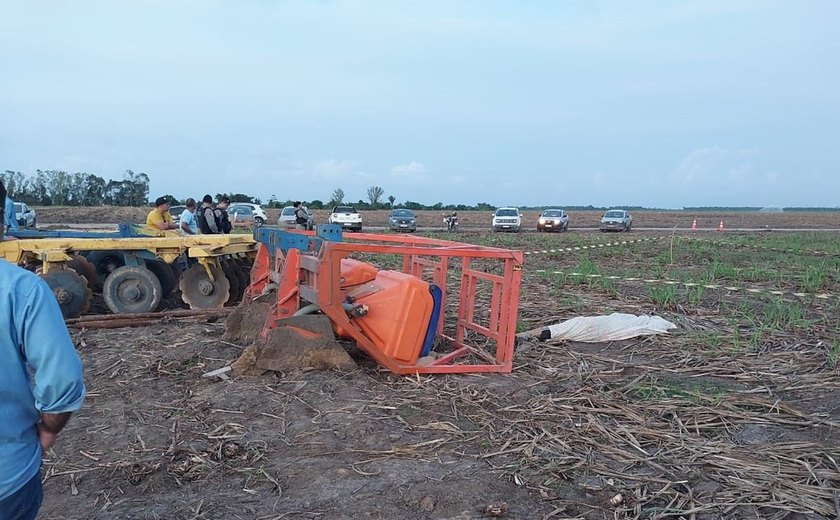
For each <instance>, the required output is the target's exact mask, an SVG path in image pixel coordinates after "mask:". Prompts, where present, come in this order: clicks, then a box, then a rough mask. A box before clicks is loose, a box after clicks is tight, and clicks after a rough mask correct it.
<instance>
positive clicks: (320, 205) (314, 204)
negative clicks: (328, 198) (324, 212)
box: [309, 199, 324, 209]
mask: <svg viewBox="0 0 840 520" xmlns="http://www.w3.org/2000/svg"><path fill="white" fill-rule="evenodd" d="M309 209H324V201H323V200H318V199H315V200H313V201H311V202H310V203H309Z"/></svg>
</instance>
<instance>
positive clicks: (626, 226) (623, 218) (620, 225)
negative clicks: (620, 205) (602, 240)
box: [598, 209, 633, 231]
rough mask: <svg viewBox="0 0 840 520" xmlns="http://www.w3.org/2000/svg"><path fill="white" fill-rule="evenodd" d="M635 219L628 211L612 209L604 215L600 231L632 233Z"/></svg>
mask: <svg viewBox="0 0 840 520" xmlns="http://www.w3.org/2000/svg"><path fill="white" fill-rule="evenodd" d="M632 225H633V217H632V216H631V215H630V213H628V212H627V211H626V210H623V209H611V210H608V211H607V212H606V213H604V216H603V217H601V222H600V223H599V224H598V229H600V230H601V231H630V227H631V226H632Z"/></svg>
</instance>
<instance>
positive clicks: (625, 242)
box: [523, 237, 667, 256]
mask: <svg viewBox="0 0 840 520" xmlns="http://www.w3.org/2000/svg"><path fill="white" fill-rule="evenodd" d="M663 238H667V237H647V238H636V239H633V240H622V241H615V242H606V243H604V242H601V243H598V244H591V245H587V246H569V247H558V248H555V249H542V250H538V251H523V253H525V255H528V256H530V255H545V254H550V253H570V252H572V251H587V250H590V249H603V248H605V247H617V246H626V245H630V244H639V243H642V242H655V241H657V240H662V239H663Z"/></svg>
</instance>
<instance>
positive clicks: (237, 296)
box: [220, 258, 245, 305]
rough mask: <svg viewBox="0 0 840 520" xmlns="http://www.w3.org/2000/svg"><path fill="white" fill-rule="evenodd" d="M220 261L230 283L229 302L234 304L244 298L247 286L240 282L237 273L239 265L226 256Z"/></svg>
mask: <svg viewBox="0 0 840 520" xmlns="http://www.w3.org/2000/svg"><path fill="white" fill-rule="evenodd" d="M220 263H221V265H222V271H223V272H224V273H225V277H226V278H227V279H228V282H229V283H230V298H228V301H227V303H228V304H230V305H233V304H235V303H236V302H238V301H239V300H241V299H242V292H243V291H244V290H245V288H244V287H242V286H241V284H240V283H239V277H238V276H237V275H236V272H237V271H238V270H239V267H238V266H237V265H236V264H234V263H233V261H229V260H227V259H224V258H223V259H222V260H221V262H220Z"/></svg>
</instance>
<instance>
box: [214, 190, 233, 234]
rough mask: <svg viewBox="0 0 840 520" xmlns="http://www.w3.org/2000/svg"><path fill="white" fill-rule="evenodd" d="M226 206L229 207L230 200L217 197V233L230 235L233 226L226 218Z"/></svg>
mask: <svg viewBox="0 0 840 520" xmlns="http://www.w3.org/2000/svg"><path fill="white" fill-rule="evenodd" d="M228 206H230V199H229V198H227V197H224V196H222V197H219V202H217V203H216V210H215V213H216V222H218V223H219V233H225V234H227V233H230V232H231V230H232V229H233V225H232V224H231V223H230V218H229V217H228V212H227V209H228Z"/></svg>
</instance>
